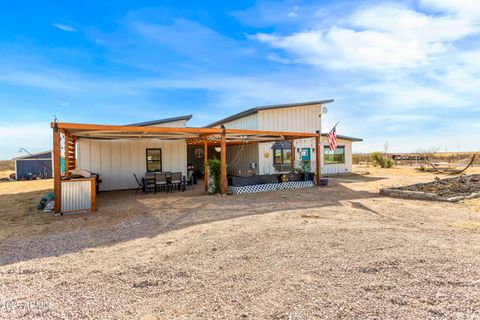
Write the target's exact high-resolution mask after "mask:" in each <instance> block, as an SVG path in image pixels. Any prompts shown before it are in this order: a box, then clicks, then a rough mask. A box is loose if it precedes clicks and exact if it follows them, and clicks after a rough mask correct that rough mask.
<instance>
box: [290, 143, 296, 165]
mask: <svg viewBox="0 0 480 320" xmlns="http://www.w3.org/2000/svg"><path fill="white" fill-rule="evenodd" d="M290 154H291V159H290V160H291V162H292V163H291V167H292V168H291V169H292V173H293V172H295V139H291V140H290Z"/></svg>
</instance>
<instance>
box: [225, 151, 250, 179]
mask: <svg viewBox="0 0 480 320" xmlns="http://www.w3.org/2000/svg"><path fill="white" fill-rule="evenodd" d="M250 162H255V163H257V164H258V144H256V143H254V144H245V145H240V146H231V147H227V169H228V173H230V174H232V175H235V176H248V175H252V174H251V173H249V170H250ZM257 172H258V171H257ZM257 172H256V173H257Z"/></svg>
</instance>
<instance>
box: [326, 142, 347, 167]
mask: <svg viewBox="0 0 480 320" xmlns="http://www.w3.org/2000/svg"><path fill="white" fill-rule="evenodd" d="M323 158H324V162H325V164H338V163H345V147H344V146H338V147H337V149H335V150H334V151H332V150H330V147H329V146H323Z"/></svg>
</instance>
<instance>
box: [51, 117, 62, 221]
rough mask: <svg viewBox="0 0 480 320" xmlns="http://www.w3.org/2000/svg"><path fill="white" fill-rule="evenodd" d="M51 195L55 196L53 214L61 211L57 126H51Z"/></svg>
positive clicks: (60, 176) (58, 133) (59, 156)
mask: <svg viewBox="0 0 480 320" xmlns="http://www.w3.org/2000/svg"><path fill="white" fill-rule="evenodd" d="M53 194H54V196H55V206H54V211H55V213H60V212H61V211H62V168H61V152H60V131H59V130H58V127H57V124H56V123H55V124H54V126H53Z"/></svg>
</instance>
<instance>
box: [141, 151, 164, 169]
mask: <svg viewBox="0 0 480 320" xmlns="http://www.w3.org/2000/svg"><path fill="white" fill-rule="evenodd" d="M149 151H160V160H148V152H149ZM157 162H159V163H160V170H159V171H157V170H155V171H151V170H149V169H148V164H149V163H157ZM145 169H146V172H162V170H163V158H162V149H161V148H147V149H145Z"/></svg>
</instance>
